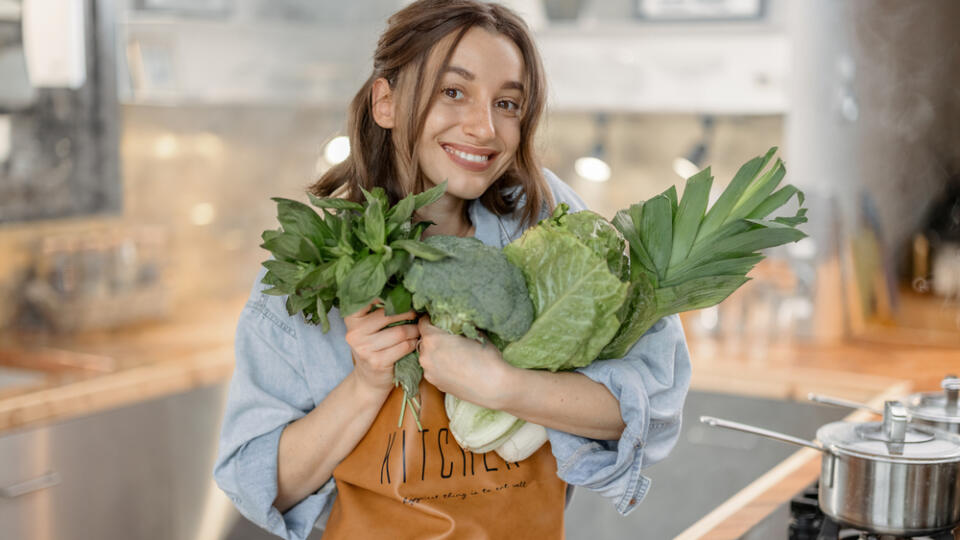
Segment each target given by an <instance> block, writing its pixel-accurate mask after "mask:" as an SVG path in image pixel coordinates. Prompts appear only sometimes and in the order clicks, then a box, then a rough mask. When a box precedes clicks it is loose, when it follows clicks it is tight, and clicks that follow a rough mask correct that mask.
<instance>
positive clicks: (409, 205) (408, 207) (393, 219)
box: [387, 195, 416, 227]
mask: <svg viewBox="0 0 960 540" xmlns="http://www.w3.org/2000/svg"><path fill="white" fill-rule="evenodd" d="M415 203H416V202H415V195H407V196H406V197H404V198H402V199H400V202H398V203H397V204H396V206H394V207H393V208H391V209H390V210H388V211H387V224H388V225H393V226H394V227H396V226H397V225H400V224H401V223H403V222H404V221H408V220H409V219H410V217H411V216H413V211H414V205H415Z"/></svg>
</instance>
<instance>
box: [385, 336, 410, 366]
mask: <svg viewBox="0 0 960 540" xmlns="http://www.w3.org/2000/svg"><path fill="white" fill-rule="evenodd" d="M417 341H418V340H417V339H416V338H414V339H408V340H405V341H401V342H400V343H397V344H396V345H394V346H392V347H389V348H386V349H384V350H382V351H380V352H378V353H377V357H378V362H377V364H379V367H380V368H388V367H393V365H394V364H396V363H397V361H398V360H400V359H401V358H403V357H404V356H406V355H408V354H410V353H412V352H413V351H414V350H415V349H416V348H417Z"/></svg>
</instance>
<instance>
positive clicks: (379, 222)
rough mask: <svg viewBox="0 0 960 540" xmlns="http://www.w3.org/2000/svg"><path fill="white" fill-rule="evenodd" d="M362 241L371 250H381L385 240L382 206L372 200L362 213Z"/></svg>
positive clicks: (385, 231) (385, 232) (385, 230)
mask: <svg viewBox="0 0 960 540" xmlns="http://www.w3.org/2000/svg"><path fill="white" fill-rule="evenodd" d="M363 229H364V232H365V234H364V238H363V240H364V243H365V244H367V247H369V248H370V250H371V251H377V252H380V251H383V245H384V243H385V242H386V241H387V229H386V224H385V223H384V218H383V208H381V207H380V205H379V204H377V203H376V201H374V202H373V203H371V204H370V205H368V206H367V209H366V211H364V213H363Z"/></svg>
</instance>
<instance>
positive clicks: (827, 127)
mask: <svg viewBox="0 0 960 540" xmlns="http://www.w3.org/2000/svg"><path fill="white" fill-rule="evenodd" d="M406 3H407V2H402V1H399V0H364V1H358V2H354V3H339V2H337V3H335V2H309V1H305V0H283V1H281V2H278V1H272V2H268V1H265V0H204V1H193V2H186V1H183V0H124V1H117V2H114V1H110V0H72V1H65V0H42V1H41V0H22V1H16V0H13V1H11V0H7V1H0V74H2V76H0V253H2V256H0V298H2V301H0V462H2V463H3V464H4V465H3V466H2V467H0V494H2V495H3V496H2V497H0V537H2V538H28V539H33V538H38V539H39V538H57V539H59V538H130V537H133V538H196V539H207V538H234V539H240V538H267V537H269V536H268V535H266V533H261V532H260V531H259V530H257V528H256V526H254V525H251V524H250V523H249V522H246V520H245V519H244V518H242V517H240V516H239V514H238V513H237V512H236V511H235V510H234V509H233V506H232V505H231V503H230V501H229V500H228V499H227V498H226V496H225V495H224V494H223V493H222V492H221V491H219V489H217V487H216V486H215V485H214V483H213V479H212V477H211V470H212V467H213V461H214V458H215V453H216V445H217V434H218V431H219V424H220V421H221V416H222V413H223V403H224V401H225V399H226V390H227V389H226V385H227V382H228V381H229V379H230V376H231V373H232V371H233V361H234V358H233V339H234V330H235V327H236V322H237V318H238V316H239V313H240V311H241V309H242V308H243V306H244V303H245V302H246V300H247V296H248V294H249V290H250V285H251V282H252V280H253V277H254V276H255V274H256V272H257V270H258V267H259V265H260V263H261V262H262V261H263V260H264V259H265V258H266V252H265V251H264V250H262V249H261V248H259V247H258V246H259V244H260V242H261V240H260V233H261V232H262V231H263V230H265V229H270V228H274V227H275V226H276V207H275V205H274V204H273V203H272V202H271V201H270V197H276V196H280V197H288V198H292V199H297V200H304V201H305V200H306V197H305V195H304V193H303V191H304V188H305V187H306V186H307V185H308V184H309V183H310V182H312V181H313V180H314V179H315V178H316V177H317V176H318V175H319V174H321V173H322V172H323V171H325V170H326V169H328V168H329V167H331V166H332V165H333V164H334V163H336V162H337V160H338V159H342V156H343V148H342V147H341V148H339V152H338V145H340V144H342V143H341V142H338V141H342V139H337V138H336V137H337V136H339V135H342V134H343V130H344V122H345V116H344V110H345V107H346V104H347V101H348V99H349V97H350V96H352V94H353V93H354V92H355V91H356V88H357V87H359V85H360V84H361V83H362V81H363V79H364V77H365V76H366V74H367V73H368V72H369V68H370V54H371V51H372V49H373V46H374V43H375V41H376V37H377V35H378V33H379V32H380V31H381V30H382V27H383V24H384V21H385V20H386V17H387V16H389V14H390V13H392V12H394V11H395V10H396V9H398V8H399V7H401V6H402V5H404V4H406ZM505 3H506V4H508V5H510V6H511V7H513V8H514V9H516V10H517V11H518V12H520V13H522V14H523V15H524V16H525V18H526V20H527V22H528V24H529V25H530V26H531V27H532V28H533V30H534V33H535V36H536V39H537V43H538V45H539V47H540V48H541V52H542V54H543V57H544V62H545V66H546V71H547V75H548V80H549V83H550V85H551V86H550V89H549V107H548V114H547V118H546V119H545V122H544V125H543V126H542V128H541V133H540V136H541V137H542V143H541V144H540V145H539V147H540V148H541V152H542V155H543V161H544V164H545V165H546V166H547V167H548V168H549V169H551V170H552V171H554V172H556V173H557V175H559V177H560V178H562V179H563V180H565V181H566V182H568V183H569V185H570V186H571V187H572V188H573V189H574V190H575V191H576V192H577V193H579V194H580V195H581V196H582V197H583V198H584V199H585V200H586V202H587V203H588V205H589V206H590V207H591V208H592V209H593V210H595V211H596V212H598V213H600V214H602V215H604V216H606V217H612V215H613V213H614V212H615V211H616V210H617V209H619V208H621V207H622V206H624V204H623V201H639V200H642V199H645V198H648V197H651V196H653V195H655V194H657V193H660V192H661V191H663V190H664V189H666V188H668V187H670V186H671V185H677V186H678V189H680V188H682V187H683V180H684V178H686V177H688V176H690V175H691V174H693V173H694V172H696V171H697V170H699V169H701V168H703V167H706V166H707V165H710V166H711V167H712V169H713V171H714V174H715V176H716V178H717V183H723V182H727V181H728V180H729V179H730V178H732V177H733V175H734V173H735V172H736V170H737V167H739V166H740V164H742V163H743V162H745V161H746V160H747V159H749V158H751V157H753V156H755V155H758V154H762V153H763V152H765V151H766V149H767V148H769V147H771V146H779V147H780V149H781V150H780V152H781V155H782V156H783V159H784V161H785V162H786V165H787V168H788V175H787V180H786V181H787V182H790V183H792V184H794V185H796V186H798V187H799V188H800V189H802V190H804V192H805V194H806V204H805V205H806V207H807V208H808V209H809V213H808V218H809V221H808V222H807V223H806V224H804V225H803V226H802V229H803V230H804V231H805V232H806V233H807V234H808V235H809V238H807V239H804V240H803V241H801V242H798V243H796V244H790V245H788V246H784V247H783V248H775V249H772V250H769V251H768V252H767V253H766V254H767V255H768V258H767V259H766V260H765V261H764V262H763V263H762V264H761V265H759V266H758V267H757V268H756V269H755V270H754V271H753V272H752V273H751V274H750V275H751V277H752V278H753V280H752V281H751V282H749V283H748V284H746V285H744V286H743V287H742V288H741V289H740V290H738V291H737V292H736V293H735V294H734V295H733V296H731V297H730V298H728V299H727V300H725V301H724V302H723V303H721V304H720V305H719V306H717V307H716V308H707V309H703V310H699V311H695V312H688V313H686V314H684V315H683V316H682V318H683V323H684V330H685V332H686V336H687V339H688V345H689V348H690V353H691V358H692V364H693V379H692V384H691V386H692V388H691V393H690V396H689V398H688V401H687V404H686V407H685V409H684V420H683V432H682V434H681V437H680V441H679V442H678V445H677V447H676V449H675V450H674V451H673V453H672V455H671V456H670V457H668V458H667V459H666V460H664V461H663V462H661V463H659V464H657V465H655V466H653V467H651V468H650V469H649V470H647V471H645V472H644V474H647V475H648V476H650V477H651V478H652V479H653V487H652V488H651V490H650V492H649V494H648V495H647V497H646V499H645V500H644V501H643V502H642V503H641V504H640V505H639V507H638V508H637V510H636V511H635V512H633V513H631V514H630V515H629V516H628V517H625V518H624V517H620V516H619V515H617V514H616V512H615V510H614V509H613V508H612V506H611V505H609V504H608V503H607V502H606V501H605V500H603V499H602V498H600V497H599V496H595V495H594V494H593V493H590V492H589V491H587V490H578V491H577V493H576V495H575V497H574V499H573V502H572V503H571V506H570V508H569V509H568V510H567V513H566V531H567V538H569V539H571V540H573V539H577V538H588V537H594V538H619V537H637V538H651V539H660V538H672V537H678V538H711V539H713V538H779V537H787V533H786V531H787V527H788V525H787V521H789V519H790V514H789V508H787V507H788V506H789V501H790V500H791V499H792V498H795V497H797V496H798V494H800V493H801V492H802V491H803V490H804V489H806V488H807V487H808V486H809V485H811V484H812V483H813V482H814V481H816V480H817V478H818V477H819V472H820V462H821V459H820V453H819V452H817V451H815V450H813V449H802V450H797V449H796V448H795V447H794V446H791V445H788V444H784V443H782V442H777V441H769V440H766V439H761V438H758V437H754V436H751V435H746V434H738V433H734V432H730V431H726V430H720V429H717V428H713V427H710V426H707V425H706V424H702V423H700V422H699V417H700V416H704V415H706V416H715V417H720V418H726V419H730V420H734V421H740V422H743V423H746V424H751V425H756V426H760V427H764V428H767V429H772V430H776V431H780V432H784V433H788V434H791V435H794V436H796V437H799V438H803V439H808V440H812V439H813V438H814V437H815V436H816V435H817V429H818V428H819V427H820V426H823V425H824V424H827V423H830V422H834V421H838V420H841V419H843V418H846V419H847V420H849V421H856V422H868V421H876V420H877V417H876V416H875V415H871V414H870V413H869V412H867V411H864V410H857V411H853V410H851V409H843V408H837V407H829V406H825V405H819V404H814V403H812V402H811V401H810V400H808V394H809V393H817V394H821V395H827V396H833V397H838V398H844V399H848V400H853V401H857V402H861V403H868V404H870V405H871V406H872V407H874V408H880V409H882V408H883V407H884V401H885V400H888V399H900V400H903V399H906V398H907V396H909V395H911V394H914V393H918V392H938V393H941V394H942V393H943V392H944V388H942V383H943V381H944V380H945V377H946V376H947V375H950V374H957V373H958V371H960V263H958V261H960V247H958V246H960V230H958V227H960V225H958V218H957V215H958V214H957V212H958V208H960V207H958V205H960V198H958V197H960V195H958V183H960V172H958V169H960V146H958V145H957V144H956V141H957V140H960V133H958V129H960V127H958V126H960V122H957V121H956V119H957V118H958V117H960V95H958V93H957V90H956V87H957V85H956V84H953V83H955V82H956V81H957V79H958V78H960V73H958V70H957V68H956V66H957V65H958V64H960V62H958V56H960V47H958V44H960V42H958V38H957V37H955V33H954V32H953V31H952V28H951V22H952V21H954V20H956V18H957V16H958V15H960V9H958V6H957V5H956V4H955V3H954V2H950V1H947V0H937V1H933V0H931V1H927V2H923V3H902V2H893V1H883V2H876V1H867V0H850V1H845V2H831V1H827V0H814V1H804V2H797V1H793V2H791V1H789V0H766V1H764V0H753V1H733V0H728V1H719V2H718V1H706V0H699V1H698V0H686V1H665V0H661V1H644V0H633V1H627V0H609V1H601V0H542V1H538V0H514V1H512V2H505ZM51 13H56V14H57V15H56V16H52V15H51ZM52 36H55V37H56V39H53V37H52ZM338 154H339V155H338ZM717 464H722V465H719V466H718V465H717ZM956 497H960V495H956ZM680 509H683V510H682V511H681V510H680ZM811 537H815V536H811ZM854 537H858V536H854Z"/></svg>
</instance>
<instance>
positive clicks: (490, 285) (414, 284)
mask: <svg viewBox="0 0 960 540" xmlns="http://www.w3.org/2000/svg"><path fill="white" fill-rule="evenodd" d="M424 242H425V243H427V244H429V245H430V246H431V247H435V248H437V249H440V250H442V251H444V252H446V253H447V254H448V255H449V256H448V257H446V258H443V259H440V260H437V261H427V260H423V259H416V260H414V262H413V264H412V265H411V266H410V268H409V269H408V270H407V273H406V275H405V276H404V278H403V285H404V286H405V287H406V288H407V289H409V290H410V292H411V293H413V307H414V309H416V310H417V311H422V310H424V309H426V310H427V312H428V313H430V320H431V322H432V323H433V324H434V325H435V326H437V327H438V328H442V329H444V330H446V331H448V332H450V333H452V334H463V335H465V336H467V337H469V338H471V339H477V340H481V341H482V339H481V336H480V334H479V332H478V330H484V331H485V332H486V333H487V335H488V336H489V337H490V340H491V341H492V342H493V343H494V345H496V346H497V347H498V348H500V349H502V348H503V346H505V344H506V343H508V342H511V341H516V340H518V339H520V338H521V337H523V335H524V334H525V333H526V332H527V330H528V329H529V328H530V325H531V324H532V323H533V303H532V302H531V301H530V296H529V294H528V293H527V285H526V282H525V281H524V278H523V273H522V272H520V269H519V268H517V267H516V266H514V265H512V264H510V262H509V261H507V258H506V257H505V256H504V255H503V253H502V252H501V251H500V250H499V249H497V248H494V247H490V246H487V245H485V244H484V243H483V242H481V241H479V240H477V239H476V238H459V237H456V236H432V237H430V238H427V239H426V240H425V241H424Z"/></svg>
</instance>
